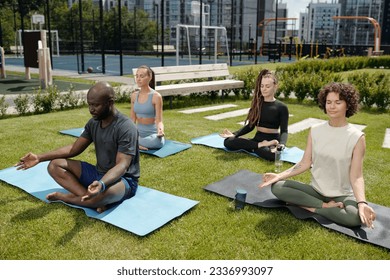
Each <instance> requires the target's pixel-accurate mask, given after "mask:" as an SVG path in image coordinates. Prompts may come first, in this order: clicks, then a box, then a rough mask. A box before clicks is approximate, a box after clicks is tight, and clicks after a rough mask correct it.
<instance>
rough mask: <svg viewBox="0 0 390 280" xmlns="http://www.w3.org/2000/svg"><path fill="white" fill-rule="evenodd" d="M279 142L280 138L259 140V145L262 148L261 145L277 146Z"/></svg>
mask: <svg viewBox="0 0 390 280" xmlns="http://www.w3.org/2000/svg"><path fill="white" fill-rule="evenodd" d="M278 144H279V141H278V140H271V141H267V140H264V141H261V142H259V144H258V147H259V148H261V147H269V146H276V145H278Z"/></svg>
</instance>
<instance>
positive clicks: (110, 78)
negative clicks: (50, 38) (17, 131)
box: [5, 65, 135, 114]
mask: <svg viewBox="0 0 390 280" xmlns="http://www.w3.org/2000/svg"><path fill="white" fill-rule="evenodd" d="M6 70H7V71H12V72H21V73H25V67H22V66H15V65H7V69H6ZM30 74H39V69H38V68H30ZM52 76H61V77H69V78H79V79H85V80H92V81H104V82H108V83H113V82H116V83H121V84H123V86H121V87H120V88H121V89H122V90H124V91H131V90H132V89H133V88H134V87H135V84H134V79H133V78H130V77H126V76H114V75H107V74H102V73H85V74H78V73H77V72H75V71H68V70H52ZM87 91H88V90H79V91H76V93H77V94H79V95H80V96H81V98H85V95H86V94H87ZM18 95H19V94H7V95H6V96H5V102H6V103H7V104H8V105H9V107H8V108H7V112H6V114H17V113H18V112H17V110H16V109H15V103H14V101H13V100H14V99H15V98H16V97H18Z"/></svg>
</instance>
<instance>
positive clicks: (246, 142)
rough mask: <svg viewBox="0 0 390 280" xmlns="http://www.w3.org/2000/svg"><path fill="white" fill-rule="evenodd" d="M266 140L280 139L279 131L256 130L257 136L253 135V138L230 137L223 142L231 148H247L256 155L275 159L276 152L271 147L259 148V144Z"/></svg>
mask: <svg viewBox="0 0 390 280" xmlns="http://www.w3.org/2000/svg"><path fill="white" fill-rule="evenodd" d="M264 140H267V141H272V140H278V141H279V133H263V132H259V131H258V132H256V134H255V137H253V138H252V139H247V138H241V137H229V138H226V139H225V141H224V142H223V144H224V145H225V147H226V148H227V149H229V150H233V151H237V150H245V151H248V152H254V153H255V154H256V155H258V156H259V157H261V158H263V159H266V160H269V161H275V153H273V152H271V147H261V148H258V144H259V143H260V142H262V141H264Z"/></svg>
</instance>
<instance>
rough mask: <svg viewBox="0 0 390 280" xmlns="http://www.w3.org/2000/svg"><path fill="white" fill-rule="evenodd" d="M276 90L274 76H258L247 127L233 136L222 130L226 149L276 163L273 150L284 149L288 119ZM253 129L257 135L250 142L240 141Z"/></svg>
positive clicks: (286, 110) (269, 74)
mask: <svg viewBox="0 0 390 280" xmlns="http://www.w3.org/2000/svg"><path fill="white" fill-rule="evenodd" d="M277 87H278V81H277V79H276V76H275V75H274V74H272V73H271V72H270V71H269V70H267V69H264V70H262V71H261V72H260V73H259V75H258V77H257V80H256V86H255V91H254V94H253V99H252V104H251V107H250V109H249V113H248V116H247V118H246V121H245V123H246V125H245V126H243V127H242V128H241V129H239V130H237V131H236V132H230V131H229V130H228V129H224V131H223V132H222V133H221V134H220V135H221V137H224V138H226V139H225V141H224V145H225V147H226V148H228V149H229V150H246V151H249V152H254V153H256V154H257V155H258V156H259V157H260V158H263V159H266V160H269V161H274V160H275V154H274V152H275V151H274V150H275V148H276V147H281V148H284V146H285V145H286V142H287V136H288V131H287V127H288V118H289V112H288V108H287V106H286V105H285V104H284V103H283V102H281V101H279V100H277V99H276V98H275V93H276V90H277ZM254 128H256V135H255V136H254V137H253V138H252V139H248V138H244V137H242V136H243V135H245V134H248V133H249V132H251V131H252V130H253V129H254Z"/></svg>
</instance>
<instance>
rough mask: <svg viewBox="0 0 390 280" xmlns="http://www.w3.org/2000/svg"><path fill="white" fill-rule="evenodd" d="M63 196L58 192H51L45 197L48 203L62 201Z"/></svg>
mask: <svg viewBox="0 0 390 280" xmlns="http://www.w3.org/2000/svg"><path fill="white" fill-rule="evenodd" d="M63 195H64V194H63V193H60V192H52V193H49V194H48V195H47V196H46V199H47V200H49V201H56V200H62V197H63Z"/></svg>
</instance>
